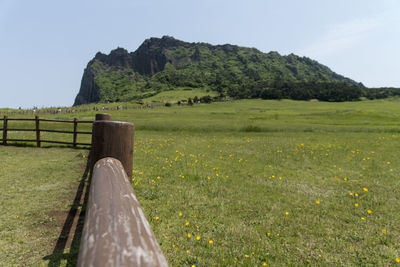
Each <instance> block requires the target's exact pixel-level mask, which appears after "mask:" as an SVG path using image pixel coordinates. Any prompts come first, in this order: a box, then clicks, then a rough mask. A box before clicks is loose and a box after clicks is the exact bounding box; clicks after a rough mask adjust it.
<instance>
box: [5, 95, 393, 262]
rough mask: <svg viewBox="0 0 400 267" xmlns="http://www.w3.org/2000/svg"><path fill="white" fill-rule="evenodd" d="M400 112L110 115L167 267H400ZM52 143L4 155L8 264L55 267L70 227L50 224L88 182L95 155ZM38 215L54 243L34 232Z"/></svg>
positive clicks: (270, 106) (249, 106)
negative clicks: (129, 145)
mask: <svg viewBox="0 0 400 267" xmlns="http://www.w3.org/2000/svg"><path fill="white" fill-rule="evenodd" d="M169 97H170V96H169ZM169 99H170V98H169ZM399 105H400V99H389V100H375V101H360V102H343V103H326V102H312V101H289V100H282V101H267V100H241V101H232V102H221V103H212V104H199V105H194V106H175V105H174V106H172V107H158V108H154V109H128V110H119V111H110V113H111V115H112V117H113V119H114V120H120V121H129V122H133V123H134V125H135V148H134V171H133V173H132V186H133V189H134V191H135V193H136V195H137V197H138V199H139V201H140V203H141V205H142V207H143V210H144V212H145V214H146V216H147V218H148V220H149V222H150V224H151V226H152V229H153V231H154V233H155V235H156V237H157V240H158V241H159V243H160V245H161V248H162V250H163V252H164V254H165V256H166V258H167V261H168V262H169V264H170V266H193V265H194V266H286V265H289V266H303V265H310V266H353V265H358V266H391V265H395V264H396V263H397V264H398V263H399V262H400V242H399V236H400V228H399V227H398V225H400V215H399V214H400V205H399V199H400V179H399V177H400V176H399V175H398V173H399V171H400V152H399V151H400V150H399V149H398V148H399V147H400V125H399V121H400V106H399ZM105 106H106V105H105ZM94 114H95V112H94V111H93V112H85V113H76V114H55V115H40V116H41V117H47V118H59V119H72V118H73V117H78V118H79V119H82V120H87V119H93V118H94ZM11 123H16V124H14V125H17V124H18V123H17V122H10V125H11ZM18 125H19V127H33V126H34V124H33V123H32V124H29V123H28V122H25V123H20V124H18ZM10 127H11V126H10ZM47 127H49V128H51V127H61V126H57V125H53V124H48V126H47ZM62 127H64V126H62ZM65 127H66V126H65ZM0 128H1V122H0ZM65 129H66V128H65ZM12 135H14V136H18V137H27V138H33V137H32V136H33V135H34V133H32V136H30V137H29V135H30V134H29V133H28V134H27V132H17V133H10V137H11V138H13V136H12ZM47 138H50V139H51V138H53V136H52V135H51V133H48V136H47ZM54 138H61V139H63V140H66V139H67V138H70V139H72V137H71V136H67V135H61V136H60V135H54ZM88 140H90V138H89V137H88V136H86V137H83V138H82V139H81V140H79V141H80V142H86V141H88ZM18 145H24V144H18ZM33 145H34V144H31V146H33ZM43 145H44V146H45V147H46V146H49V147H48V148H41V149H38V148H34V147H12V146H7V147H4V146H0V160H1V162H5V163H6V164H2V165H1V169H0V174H1V175H0V192H1V194H0V208H1V210H2V214H1V215H0V216H1V222H0V223H1V226H0V244H1V246H0V248H1V250H2V251H1V253H0V262H1V263H5V265H6V266H19V265H20V263H21V261H26V262H29V263H34V264H36V265H46V264H48V263H49V259H48V257H47V258H46V257H45V256H46V255H49V254H51V252H52V250H53V248H54V243H55V240H56V239H57V234H59V233H60V231H61V227H62V223H61V225H60V224H59V223H56V221H57V220H56V219H54V216H52V214H53V212H54V211H57V210H66V209H67V208H66V206H65V205H68V204H71V198H73V196H74V194H75V192H74V191H73V190H72V189H71V186H72V188H73V186H74V185H75V186H76V184H77V183H78V182H79V179H80V178H81V176H82V173H83V171H84V170H83V169H84V168H83V166H82V165H83V163H84V158H83V155H85V154H87V153H88V151H87V150H80V149H71V148H59V147H54V146H53V145H48V144H43ZM50 177H51V179H50ZM43 183H44V184H43ZM52 185H57V186H52ZM41 188H44V189H43V190H42V189H41ZM35 190H36V191H35ZM49 192H51V194H50V193H49ZM63 192H64V193H63ZM52 194H55V196H58V197H56V198H54V197H52V196H50V195H52ZM42 195H43V196H44V195H46V201H37V202H34V200H29V199H30V197H33V196H34V197H35V198H39V197H41V196H42ZM64 196H65V198H64ZM63 200H65V201H64V202H63ZM27 202H29V203H32V205H27ZM52 203H54V205H50V204H52ZM61 203H63V204H61ZM16 216H18V217H16ZM41 218H43V220H45V222H44V223H43V224H41V223H39V224H38V225H39V226H38V227H39V228H38V229H42V228H40V227H42V226H41V225H44V226H47V225H49V227H44V228H43V229H45V230H46V231H49V232H51V234H40V231H35V229H32V230H30V227H29V226H30V224H31V223H32V222H34V221H35V220H39V221H40V220H42V219H41ZM47 220H48V221H50V224H48V222H47ZM11 228H12V229H11ZM17 233H21V234H17ZM35 240H36V241H35ZM37 244H41V245H40V246H39V247H38V246H37ZM28 251H35V253H33V255H31V254H29V253H27V252H28ZM64 254H65V255H68V256H69V257H70V258H73V259H74V257H75V258H76V250H74V251H72V252H71V251H70V250H69V249H68V248H66V249H65V251H64ZM64 257H65V256H64ZM73 259H72V260H71V261H70V262H73V261H74V260H73ZM61 263H62V265H63V264H64V265H68V261H66V260H62V261H61Z"/></svg>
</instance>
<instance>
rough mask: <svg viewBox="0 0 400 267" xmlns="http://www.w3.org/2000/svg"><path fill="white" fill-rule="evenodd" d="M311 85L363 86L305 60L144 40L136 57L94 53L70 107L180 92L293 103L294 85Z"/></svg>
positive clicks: (115, 52)
mask: <svg viewBox="0 0 400 267" xmlns="http://www.w3.org/2000/svg"><path fill="white" fill-rule="evenodd" d="M315 83H318V84H325V85H326V84H332V83H339V84H340V85H346V86H347V85H348V86H350V87H351V89H350V90H353V89H357V88H360V87H362V85H361V84H357V83H356V82H355V81H353V80H351V79H349V78H346V77H344V76H341V75H339V74H336V73H335V72H333V71H332V70H330V69H329V68H328V67H326V66H324V65H322V64H319V63H318V62H317V61H314V60H312V59H310V58H307V57H299V56H296V55H294V54H290V55H288V56H281V55H280V54H279V53H277V52H269V53H263V52H261V51H259V50H257V49H255V48H247V47H240V46H236V45H230V44H225V45H211V44H207V43H188V42H184V41H180V40H177V39H174V38H173V37H169V36H164V37H162V38H150V39H147V40H145V41H144V42H143V43H142V45H140V47H139V48H138V49H137V50H136V51H134V52H128V51H127V50H125V49H123V48H117V49H115V50H112V51H111V53H110V54H109V55H105V54H102V53H100V52H98V53H97V54H96V56H95V57H94V58H93V59H92V60H91V61H90V62H89V63H88V64H87V67H86V69H85V71H84V74H83V77H82V82H81V88H80V90H79V93H78V95H77V96H76V99H75V103H74V105H80V104H86V103H93V102H107V101H110V102H115V101H131V100H135V99H141V98H144V97H149V96H152V95H155V94H157V93H159V92H161V91H166V90H174V89H176V88H182V87H183V88H186V89H189V90H190V88H204V89H206V90H213V91H216V92H218V93H219V94H225V95H230V96H233V97H238V98H252V97H263V98H279V97H288V98H296V97H293V96H292V95H291V94H292V93H290V92H289V91H291V90H292V89H291V88H294V87H296V86H297V85H298V84H301V86H300V87H301V88H303V87H304V86H306V87H307V88H310V84H311V87H313V86H314V84H315ZM294 84H296V85H294ZM325 87H326V86H325ZM342 87H343V86H342ZM301 88H300V89H299V90H300V91H304V90H303V89H301ZM275 89H277V90H278V91H279V93H278V94H277V93H276V90H275ZM274 90H275V91H274ZM285 90H286V92H285ZM329 90H330V89H329ZM356 91H357V90H356ZM282 92H283V93H282ZM288 94H289V95H288ZM297 95H298V93H296V96H297ZM356 95H357V94H356ZM313 97H315V98H319V97H318V95H316V96H315V95H314V93H313V92H311V93H307V94H306V95H304V96H301V97H300V99H302V98H313ZM328 97H330V96H328ZM322 98H323V97H322ZM328 100H329V99H328Z"/></svg>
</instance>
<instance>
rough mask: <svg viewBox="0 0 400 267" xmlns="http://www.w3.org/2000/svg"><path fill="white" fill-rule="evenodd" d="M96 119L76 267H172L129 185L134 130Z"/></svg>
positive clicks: (116, 123)
mask: <svg viewBox="0 0 400 267" xmlns="http://www.w3.org/2000/svg"><path fill="white" fill-rule="evenodd" d="M98 115H99V116H97V115H96V121H95V122H94V123H93V134H92V150H91V155H90V157H91V158H92V160H91V167H90V169H91V182H90V186H89V198H88V203H87V205H86V215H85V223H84V227H83V232H82V238H81V246H80V249H79V257H78V264H77V266H78V267H85V266H99V267H101V266H127V267H128V266H161V267H164V266H168V264H167V261H166V260H165V257H164V255H163V253H162V251H161V248H160V246H159V244H158V242H157V240H156V238H155V236H154V233H153V231H152V230H151V228H150V225H149V222H148V221H147V220H146V217H145V215H144V213H143V211H142V208H141V206H140V204H139V202H138V200H137V198H136V196H135V193H134V192H133V188H132V185H131V178H130V177H131V174H132V162H133V135H134V126H133V124H132V123H128V122H118V121H111V120H110V119H111V118H110V117H109V116H108V117H107V116H100V115H101V114H98Z"/></svg>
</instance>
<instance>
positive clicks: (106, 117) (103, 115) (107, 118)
mask: <svg viewBox="0 0 400 267" xmlns="http://www.w3.org/2000/svg"><path fill="white" fill-rule="evenodd" d="M110 120H111V115H110V114H107V113H97V114H96V121H110Z"/></svg>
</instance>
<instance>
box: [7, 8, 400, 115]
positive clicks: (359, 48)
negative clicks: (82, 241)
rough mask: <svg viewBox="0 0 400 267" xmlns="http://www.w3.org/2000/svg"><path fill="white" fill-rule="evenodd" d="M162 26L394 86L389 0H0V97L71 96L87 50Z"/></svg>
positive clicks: (45, 99) (12, 102) (396, 28)
mask: <svg viewBox="0 0 400 267" xmlns="http://www.w3.org/2000/svg"><path fill="white" fill-rule="evenodd" d="M163 35H170V36H173V37H175V38H177V39H180V40H183V41H188V42H208V43H211V44H226V43H230V44H236V45H241V46H248V47H255V48H258V49H259V50H261V51H263V52H269V51H278V52H279V53H281V54H283V55H287V54H290V53H294V54H297V55H300V56H307V57H310V58H312V59H315V60H317V61H319V62H320V63H322V64H324V65H327V66H328V67H329V68H331V69H332V70H333V71H335V72H337V73H339V74H342V75H344V76H347V77H349V78H351V79H354V80H356V81H357V82H362V83H363V84H364V85H366V86H369V87H383V86H391V87H400V75H399V62H400V52H399V49H400V1H399V0H279V1H276V0H246V1H245V0H242V1H238V0H201V1H198V0H196V1H195V0H168V1H167V0H141V1H137V0H109V1H106V0H68V1H54V0H35V1H31V0H0V93H1V94H0V107H13V108H17V107H19V106H21V107H23V108H31V107H33V106H38V107H48V106H71V105H72V104H73V102H74V99H75V96H76V94H77V93H78V91H79V86H80V82H81V77H82V74H83V70H84V68H85V67H86V64H87V63H88V61H89V60H91V59H92V58H93V57H94V55H95V54H96V52H98V51H101V52H103V53H106V54H108V53H109V52H110V51H111V50H112V49H115V48H117V47H124V48H126V49H127V50H128V51H134V50H136V48H137V47H138V46H139V45H140V44H141V43H142V42H143V41H144V40H145V39H147V38H150V37H162V36H163Z"/></svg>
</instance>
